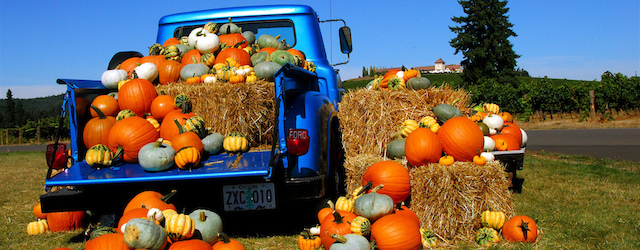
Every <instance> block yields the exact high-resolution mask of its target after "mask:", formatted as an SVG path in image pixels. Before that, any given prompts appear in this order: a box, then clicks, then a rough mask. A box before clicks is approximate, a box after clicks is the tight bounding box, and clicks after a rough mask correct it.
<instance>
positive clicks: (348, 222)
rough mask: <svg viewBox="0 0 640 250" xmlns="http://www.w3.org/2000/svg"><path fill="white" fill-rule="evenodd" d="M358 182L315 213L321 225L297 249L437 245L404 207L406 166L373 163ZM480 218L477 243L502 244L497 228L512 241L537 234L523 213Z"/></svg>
mask: <svg viewBox="0 0 640 250" xmlns="http://www.w3.org/2000/svg"><path fill="white" fill-rule="evenodd" d="M362 184H363V185H362V186H360V187H359V188H357V189H355V190H354V191H353V192H352V193H351V194H348V195H346V196H341V197H338V199H337V200H336V201H335V203H334V202H332V201H330V202H329V206H327V207H324V208H322V209H320V210H319V211H318V213H317V217H318V223H319V226H315V227H311V228H309V229H305V230H304V231H303V232H302V233H301V234H300V235H299V236H298V247H299V249H302V250H307V249H317V248H319V247H321V246H322V247H324V248H325V249H329V250H340V249H350V250H360V249H379V250H387V249H389V250H395V249H421V248H423V247H424V248H431V247H436V246H438V244H440V243H439V239H438V237H437V236H436V235H435V234H434V233H433V231H431V230H429V229H427V228H422V227H421V223H420V219H419V218H418V216H417V214H416V213H415V212H414V211H412V210H411V208H409V207H407V206H405V205H404V201H405V200H406V199H407V198H408V197H409V195H410V192H411V183H410V176H409V171H408V170H407V169H406V168H405V167H404V166H402V165H401V164H399V163H397V162H395V161H391V160H386V161H380V162H377V163H374V164H372V165H370V166H369V167H367V169H366V170H365V172H364V175H363V177H362ZM480 216H481V222H482V224H483V226H484V227H483V228H481V229H479V230H478V231H477V234H476V242H477V243H478V244H479V245H481V246H491V245H493V244H495V243H498V242H500V239H501V238H500V236H499V234H498V231H497V230H502V236H503V237H504V238H505V239H506V240H508V241H510V242H516V241H517V242H535V240H536V238H537V234H538V230H537V226H536V223H535V221H533V220H532V219H531V218H529V217H527V216H522V215H520V216H514V217H513V218H511V219H509V220H506V218H505V214H504V213H502V212H495V211H484V212H483V213H482V214H481V215H480ZM505 221H506V222H505Z"/></svg>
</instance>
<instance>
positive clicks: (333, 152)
mask: <svg viewBox="0 0 640 250" xmlns="http://www.w3.org/2000/svg"><path fill="white" fill-rule="evenodd" d="M329 136H330V142H331V147H330V153H329V174H328V176H327V177H328V180H327V198H331V199H332V200H335V199H337V198H338V197H339V196H340V195H344V194H346V186H345V181H346V173H345V169H344V148H343V147H342V133H341V132H340V123H339V121H338V118H337V117H336V116H333V117H332V119H331V134H330V135H329Z"/></svg>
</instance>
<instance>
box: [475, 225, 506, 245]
mask: <svg viewBox="0 0 640 250" xmlns="http://www.w3.org/2000/svg"><path fill="white" fill-rule="evenodd" d="M475 238H476V243H478V245H480V246H483V247H490V246H493V245H494V244H496V243H498V242H500V235H498V231H496V230H495V229H493V228H489V227H483V228H480V229H478V232H476V237H475Z"/></svg>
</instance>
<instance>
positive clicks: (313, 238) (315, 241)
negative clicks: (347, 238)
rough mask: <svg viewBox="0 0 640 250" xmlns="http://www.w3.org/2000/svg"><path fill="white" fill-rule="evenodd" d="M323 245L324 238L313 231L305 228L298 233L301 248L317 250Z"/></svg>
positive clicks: (302, 249)
mask: <svg viewBox="0 0 640 250" xmlns="http://www.w3.org/2000/svg"><path fill="white" fill-rule="evenodd" d="M320 246H322V239H320V236H317V235H313V234H311V232H309V231H307V230H305V231H302V233H300V235H298V248H299V249H300V250H316V249H318V248H319V247H320Z"/></svg>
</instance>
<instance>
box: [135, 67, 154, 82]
mask: <svg viewBox="0 0 640 250" xmlns="http://www.w3.org/2000/svg"><path fill="white" fill-rule="evenodd" d="M133 71H135V72H136V75H138V78H142V79H146V80H148V81H150V82H153V81H154V80H155V79H156V78H158V67H157V66H156V65H155V64H154V63H151V62H146V63H143V64H140V65H138V67H136V68H135V69H133Z"/></svg>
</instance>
